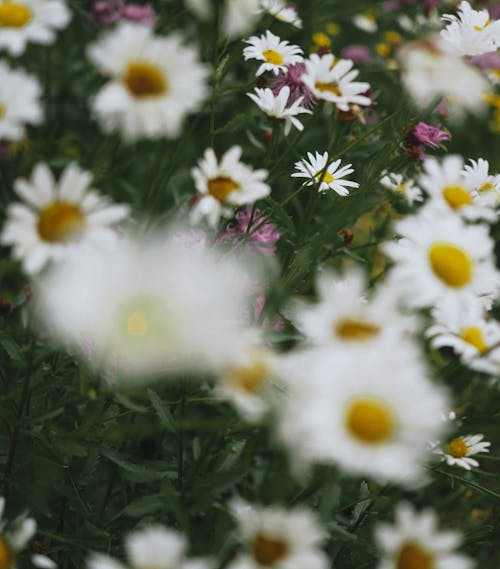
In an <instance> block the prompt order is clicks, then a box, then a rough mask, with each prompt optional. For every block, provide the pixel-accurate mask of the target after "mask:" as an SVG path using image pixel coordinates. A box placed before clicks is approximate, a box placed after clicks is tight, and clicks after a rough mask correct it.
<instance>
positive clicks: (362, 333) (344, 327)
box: [334, 318, 380, 342]
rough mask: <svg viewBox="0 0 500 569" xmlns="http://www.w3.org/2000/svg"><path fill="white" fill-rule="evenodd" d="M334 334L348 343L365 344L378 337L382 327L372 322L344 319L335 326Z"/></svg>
mask: <svg viewBox="0 0 500 569" xmlns="http://www.w3.org/2000/svg"><path fill="white" fill-rule="evenodd" d="M334 333H335V335H336V336H338V337H339V338H341V339H342V340H345V341H347V342H352V341H354V342H363V341H364V340H369V339H370V338H373V337H374V336H377V335H378V334H379V333H380V327H379V326H376V325H375V324H372V323H371V322H363V321H361V320H351V319H350V318H343V319H342V320H339V321H338V322H337V323H336V324H335V327H334Z"/></svg>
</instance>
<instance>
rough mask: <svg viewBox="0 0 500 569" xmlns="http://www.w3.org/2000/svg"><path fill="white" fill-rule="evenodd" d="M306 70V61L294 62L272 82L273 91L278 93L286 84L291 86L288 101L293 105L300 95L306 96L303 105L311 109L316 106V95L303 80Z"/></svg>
mask: <svg viewBox="0 0 500 569" xmlns="http://www.w3.org/2000/svg"><path fill="white" fill-rule="evenodd" d="M305 72H306V66H305V64H304V63H294V64H293V65H288V66H287V68H286V72H285V71H280V72H279V74H278V75H277V77H276V79H275V80H274V81H273V82H272V83H271V85H270V88H271V91H272V92H273V93H274V94H275V95H278V94H279V92H280V91H281V89H282V88H283V87H285V86H288V87H290V95H289V98H288V103H289V104H290V105H292V104H293V103H294V102H295V101H296V100H297V99H298V98H299V97H304V100H303V101H302V106H303V107H305V108H306V109H310V108H312V107H313V106H314V95H313V94H312V91H311V90H310V89H309V87H307V86H306V85H304V83H303V82H302V75H304V73H305Z"/></svg>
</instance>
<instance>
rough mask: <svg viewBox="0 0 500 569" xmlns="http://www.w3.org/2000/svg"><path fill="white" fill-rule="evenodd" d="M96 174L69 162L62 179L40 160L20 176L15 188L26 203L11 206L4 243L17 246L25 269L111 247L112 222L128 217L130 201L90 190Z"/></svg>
mask: <svg viewBox="0 0 500 569" xmlns="http://www.w3.org/2000/svg"><path fill="white" fill-rule="evenodd" d="M91 183H92V175H91V174H90V172H86V171H84V170H81V169H80V167H79V166H78V165H77V164H75V163H72V164H69V165H68V166H67V167H66V168H65V169H64V171H63V173H62V174H61V177H60V179H59V181H58V182H56V181H55V179H54V176H53V174H52V172H51V171H50V169H49V168H48V166H47V165H46V164H44V163H40V164H38V165H37V166H35V168H34V169H33V172H32V174H31V178H30V179H29V180H25V179H24V178H20V179H18V180H16V181H15V182H14V189H15V191H16V193H17V194H18V196H19V197H20V198H21V199H22V200H23V202H24V203H19V202H15V203H13V204H11V205H10V206H9V207H8V209H7V215H8V217H7V221H6V223H5V226H4V228H3V231H2V233H1V235H0V242H1V243H3V244H5V245H13V246H14V249H13V254H14V256H15V257H16V258H18V259H21V260H22V261H23V265H24V269H25V271H26V272H27V273H37V272H39V271H40V270H42V269H43V268H44V266H45V265H46V264H47V263H48V262H49V261H61V260H63V259H65V258H67V257H68V256H69V255H73V254H77V253H79V252H80V251H81V250H82V249H87V248H95V247H97V248H108V249H109V248H110V247H111V246H112V245H114V243H115V241H116V238H117V234H116V231H115V230H114V228H113V225H114V224H116V223H118V222H120V221H122V220H123V219H125V218H126V217H127V215H128V213H129V211H130V208H129V206H128V205H117V204H113V203H112V202H110V201H109V200H107V199H106V198H105V197H103V196H100V195H99V194H98V193H97V192H95V191H94V190H92V189H90V185H91Z"/></svg>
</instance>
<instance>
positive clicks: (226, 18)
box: [184, 0, 260, 39]
mask: <svg viewBox="0 0 500 569" xmlns="http://www.w3.org/2000/svg"><path fill="white" fill-rule="evenodd" d="M184 1H185V3H186V5H187V7H188V8H189V9H190V10H191V11H192V12H193V13H194V14H196V15H197V16H198V18H201V19H203V20H207V19H208V18H209V17H210V15H211V14H212V8H213V4H214V3H213V2H212V1H211V0H184ZM221 9H222V33H224V34H225V35H226V36H228V37H229V38H230V39H235V38H237V37H241V36H243V35H245V34H246V33H248V32H250V31H252V29H253V28H254V26H255V24H256V23H257V21H258V20H259V19H260V13H259V0H223V2H222V4H221Z"/></svg>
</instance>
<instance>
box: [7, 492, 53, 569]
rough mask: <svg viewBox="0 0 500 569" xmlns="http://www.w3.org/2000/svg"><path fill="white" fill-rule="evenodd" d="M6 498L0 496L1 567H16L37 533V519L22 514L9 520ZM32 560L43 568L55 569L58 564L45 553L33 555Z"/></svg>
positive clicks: (10, 568)
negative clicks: (7, 517) (6, 512)
mask: <svg viewBox="0 0 500 569" xmlns="http://www.w3.org/2000/svg"><path fill="white" fill-rule="evenodd" d="M4 509H5V498H3V497H1V496H0V567H1V568H2V569H16V567H17V558H18V556H19V555H20V554H21V553H22V551H23V550H24V549H26V546H27V545H28V542H29V541H30V540H31V538H32V537H33V536H34V535H35V531H36V521H35V520H34V519H33V518H27V517H26V516H24V515H22V516H19V517H18V518H16V519H14V520H12V521H9V520H6V519H4V518H2V516H3V511H4ZM31 562H32V563H33V565H35V566H36V567H41V568H42V569H55V567H56V564H55V563H54V562H53V561H52V559H49V558H48V557H46V556H45V555H40V554H35V555H32V556H31Z"/></svg>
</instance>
